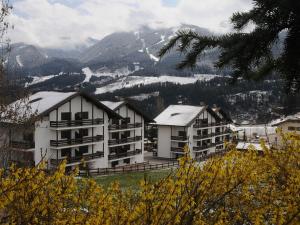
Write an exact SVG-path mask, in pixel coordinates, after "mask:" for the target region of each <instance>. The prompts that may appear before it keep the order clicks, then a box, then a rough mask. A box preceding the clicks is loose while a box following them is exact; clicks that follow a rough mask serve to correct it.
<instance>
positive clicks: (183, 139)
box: [171, 136, 188, 141]
mask: <svg viewBox="0 0 300 225" xmlns="http://www.w3.org/2000/svg"><path fill="white" fill-rule="evenodd" d="M171 140H172V141H188V137H187V136H171Z"/></svg>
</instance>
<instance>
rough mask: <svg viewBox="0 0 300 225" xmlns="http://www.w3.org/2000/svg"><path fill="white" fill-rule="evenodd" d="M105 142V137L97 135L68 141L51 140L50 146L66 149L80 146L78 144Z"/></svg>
mask: <svg viewBox="0 0 300 225" xmlns="http://www.w3.org/2000/svg"><path fill="white" fill-rule="evenodd" d="M99 141H103V135H97V136H94V137H83V138H75V139H67V140H58V141H55V140H51V141H50V146H51V147H65V146H71V145H78V144H88V143H93V142H99Z"/></svg>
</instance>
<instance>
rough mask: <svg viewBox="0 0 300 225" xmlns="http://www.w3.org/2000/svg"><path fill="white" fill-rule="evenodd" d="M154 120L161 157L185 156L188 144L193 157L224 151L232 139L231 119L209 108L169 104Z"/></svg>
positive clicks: (158, 151)
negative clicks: (228, 141) (229, 126)
mask: <svg viewBox="0 0 300 225" xmlns="http://www.w3.org/2000/svg"><path fill="white" fill-rule="evenodd" d="M154 120H155V122H156V124H157V128H158V135H157V136H158V137H157V142H158V146H157V156H158V157H162V158H178V157H180V156H182V155H183V154H184V146H185V145H187V146H188V147H189V149H190V154H191V157H193V158H197V157H200V156H202V155H206V154H210V153H213V152H217V151H222V150H224V148H225V146H224V142H225V140H229V138H230V130H229V128H228V124H229V122H230V121H231V120H230V118H228V116H225V115H223V112H221V111H220V110H218V109H215V110H213V109H211V108H210V107H208V106H190V105H170V106H169V107H168V108H166V109H165V110H164V111H163V112H162V113H161V114H159V115H158V116H157V117H156V118H155V119H154Z"/></svg>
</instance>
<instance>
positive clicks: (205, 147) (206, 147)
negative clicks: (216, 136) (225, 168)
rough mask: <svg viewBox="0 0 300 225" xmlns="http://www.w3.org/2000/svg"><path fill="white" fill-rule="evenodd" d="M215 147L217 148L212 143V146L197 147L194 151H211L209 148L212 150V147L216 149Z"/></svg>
mask: <svg viewBox="0 0 300 225" xmlns="http://www.w3.org/2000/svg"><path fill="white" fill-rule="evenodd" d="M215 146H216V144H215V143H212V144H209V145H203V146H195V147H193V151H194V152H197V151H202V150H206V149H209V148H212V147H215Z"/></svg>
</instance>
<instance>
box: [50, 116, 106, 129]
mask: <svg viewBox="0 0 300 225" xmlns="http://www.w3.org/2000/svg"><path fill="white" fill-rule="evenodd" d="M103 123H104V121H103V119H101V118H98V119H83V120H68V121H50V127H52V128H62V127H81V126H91V125H101V124H103Z"/></svg>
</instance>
